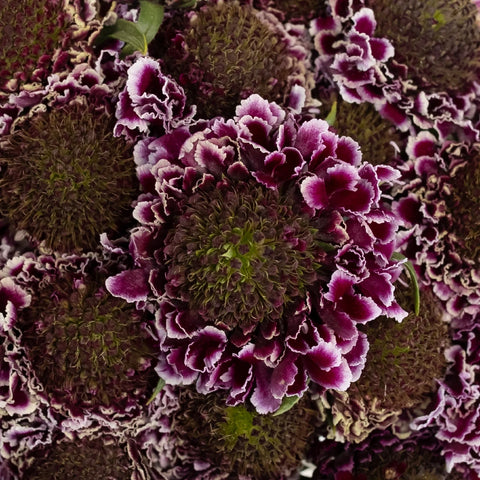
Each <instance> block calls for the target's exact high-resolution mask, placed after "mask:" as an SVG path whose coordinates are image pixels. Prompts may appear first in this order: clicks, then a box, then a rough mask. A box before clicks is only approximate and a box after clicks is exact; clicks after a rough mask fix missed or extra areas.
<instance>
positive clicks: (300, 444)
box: [173, 389, 315, 480]
mask: <svg viewBox="0 0 480 480" xmlns="http://www.w3.org/2000/svg"><path fill="white" fill-rule="evenodd" d="M179 403H180V410H179V411H177V412H175V413H174V417H173V421H174V425H175V433H177V434H178V435H179V436H180V437H181V438H185V439H186V441H189V442H192V439H195V440H194V441H195V447H198V449H199V455H201V457H203V458H206V459H207V460H208V461H210V462H212V464H214V465H217V466H219V467H220V468H222V469H224V470H226V471H227V472H235V473H236V474H237V475H245V476H247V477H249V478H252V480H270V479H272V478H278V477H279V475H280V474H281V473H285V472H291V471H292V470H293V469H295V468H297V467H298V465H299V464H300V461H301V459H302V457H303V455H304V453H305V450H306V448H307V446H308V442H309V440H310V439H311V437H312V435H313V433H314V428H315V412H314V410H313V409H311V408H309V406H308V402H307V400H305V399H302V400H301V401H300V402H299V403H297V404H296V405H295V406H294V407H293V408H292V409H291V410H289V411H287V412H285V413H283V414H281V415H278V416H275V417H274V416H272V415H260V414H258V413H256V412H255V411H251V410H249V409H248V408H247V407H246V406H245V405H237V406H235V407H228V406H225V399H224V398H223V397H222V396H220V395H218V394H210V395H206V396H205V395H201V394H198V393H196V392H194V391H193V390H191V389H189V390H186V391H184V392H181V393H180V395H179Z"/></svg>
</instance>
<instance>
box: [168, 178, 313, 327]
mask: <svg viewBox="0 0 480 480" xmlns="http://www.w3.org/2000/svg"><path fill="white" fill-rule="evenodd" d="M309 220H310V219H309V217H308V216H307V215H305V214H302V213H300V212H299V211H298V208H296V207H295V204H294V201H293V197H292V199H290V198H288V197H283V198H281V197H280V195H279V193H278V192H277V191H274V190H268V189H266V188H264V187H262V186H260V185H258V184H257V185H253V184H250V183H245V184H238V185H237V187H236V188H228V189H217V190H214V191H212V192H208V193H197V194H195V195H193V196H192V197H191V198H190V200H189V202H188V205H187V206H186V208H185V211H184V213H183V215H182V216H181V217H180V218H179V220H178V225H177V226H176V228H174V229H172V233H171V234H170V235H169V237H167V239H166V244H167V247H166V248H165V252H166V253H167V254H168V256H169V258H168V264H169V269H168V273H167V279H168V280H169V282H170V283H169V288H170V292H169V294H171V295H172V296H174V297H177V298H180V299H181V300H183V301H186V302H188V303H189V305H190V308H191V309H193V310H195V311H198V312H199V313H200V314H201V315H203V316H204V317H205V318H206V319H207V320H211V321H215V322H216V323H217V324H224V325H226V326H227V327H228V328H234V327H235V326H237V325H239V326H241V327H247V328H248V327H250V326H251V325H254V324H256V323H258V322H261V321H263V320H264V319H266V318H269V319H273V320H276V319H279V318H281V317H282V315H283V313H284V310H285V308H288V306H289V305H290V304H292V303H293V302H294V301H295V300H296V299H298V298H300V297H303V296H304V295H305V291H306V288H307V287H308V286H309V285H311V284H312V282H314V281H315V279H316V271H317V269H318V267H319V264H318V263H317V258H318V250H319V249H318V247H317V246H316V242H315V235H316V233H317V230H316V229H315V228H313V227H312V226H311V224H310V221H309Z"/></svg>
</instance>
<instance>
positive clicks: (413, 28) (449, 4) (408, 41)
mask: <svg viewBox="0 0 480 480" xmlns="http://www.w3.org/2000/svg"><path fill="white" fill-rule="evenodd" d="M368 3H369V5H370V6H371V7H372V9H373V11H374V12H375V19H376V20H377V30H376V31H375V35H376V36H381V37H387V38H388V39H389V40H391V42H392V44H393V46H394V48H395V58H396V59H397V60H398V61H400V62H401V63H404V64H405V65H407V66H408V68H409V70H410V71H411V72H412V73H413V76H414V77H417V79H420V80H423V81H426V82H427V83H429V84H433V85H434V86H435V87H437V88H439V89H441V90H448V89H453V90H459V89H462V88H464V87H465V85H466V84H467V83H468V82H470V81H473V80H474V79H475V78H476V77H477V73H478V68H479V66H480V29H479V28H478V24H477V17H478V10H477V7H476V6H475V4H474V3H473V2H472V1H471V0H423V1H418V0H408V1H405V2H392V1H391V0H369V2H368Z"/></svg>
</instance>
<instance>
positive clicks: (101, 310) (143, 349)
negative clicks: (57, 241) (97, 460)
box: [22, 276, 154, 408]
mask: <svg viewBox="0 0 480 480" xmlns="http://www.w3.org/2000/svg"><path fill="white" fill-rule="evenodd" d="M73 283H74V280H73V279H71V278H69V277H68V276H65V277H64V278H60V279H59V280H57V282H56V283H55V284H51V285H48V286H46V287H44V288H43V289H41V290H40V291H39V292H38V294H37V295H36V296H35V297H34V300H33V302H32V305H31V306H30V307H29V308H27V309H26V310H25V311H24V312H23V316H22V325H23V327H22V331H23V334H22V343H23V345H24V347H25V349H26V352H27V356H28V358H29V360H30V362H31V364H32V366H33V368H34V371H35V374H36V376H37V378H38V379H39V380H40V382H41V384H42V386H43V388H44V389H45V391H46V392H47V394H48V395H49V396H50V397H51V399H52V401H56V402H60V403H61V404H63V405H67V406H69V407H78V408H91V407H98V406H106V407H110V406H114V405H122V404H123V403H124V402H126V401H128V400H130V399H131V398H134V399H136V400H140V399H145V398H146V396H147V395H148V393H149V392H150V390H151V387H152V382H153V381H154V379H153V376H154V374H153V372H152V367H151V363H152V362H153V355H154V347H153V344H152V340H151V339H150V338H149V336H148V334H147V332H146V331H145V330H144V328H143V322H142V319H141V317H140V316H139V314H138V313H137V312H136V311H135V310H134V308H132V306H131V305H129V304H127V303H126V302H124V301H122V300H120V299H118V298H114V297H112V296H110V295H109V294H108V293H105V292H104V291H103V290H102V289H101V288H100V285H101V284H102V283H101V279H98V280H97V281H94V282H93V284H92V285H87V286H80V287H79V288H75V287H74V286H73Z"/></svg>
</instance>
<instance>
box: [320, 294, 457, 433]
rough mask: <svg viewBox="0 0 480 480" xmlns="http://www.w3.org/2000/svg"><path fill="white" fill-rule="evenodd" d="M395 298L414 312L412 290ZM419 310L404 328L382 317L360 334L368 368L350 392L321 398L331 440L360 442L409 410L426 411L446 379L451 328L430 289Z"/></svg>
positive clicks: (389, 424)
mask: <svg viewBox="0 0 480 480" xmlns="http://www.w3.org/2000/svg"><path fill="white" fill-rule="evenodd" d="M397 299H398V300H399V301H400V304H401V305H402V306H403V307H404V308H405V309H406V310H407V311H410V312H413V310H414V306H413V299H412V295H411V291H410V289H406V288H401V289H400V290H399V294H398V295H397ZM420 305H421V311H420V314H419V315H418V316H416V315H415V314H414V313H410V314H409V315H408V316H407V317H406V318H405V319H404V320H403V321H402V322H401V323H398V322H396V321H395V320H393V319H386V318H379V319H376V320H373V321H371V322H369V323H368V324H367V325H365V326H364V327H361V329H362V331H364V332H365V333H366V334H367V337H368V338H369V339H370V348H369V351H368V354H367V361H366V365H365V368H364V370H363V372H362V375H361V376H360V378H359V379H358V380H357V381H356V382H355V383H353V384H352V386H351V387H350V388H349V389H348V391H347V392H329V391H327V392H325V394H323V395H322V396H321V397H320V399H319V406H320V411H321V412H322V416H323V417H329V418H330V423H331V425H330V428H329V432H328V437H329V438H334V439H335V440H338V441H345V440H346V441H349V442H359V441H362V440H364V439H365V438H366V437H367V436H368V434H369V433H370V432H371V431H373V430H374V429H385V428H387V427H389V426H391V425H392V424H394V423H395V422H397V420H398V419H399V417H400V415H401V414H402V412H403V411H404V410H405V409H417V410H419V413H418V412H415V415H418V414H422V413H424V412H425V408H427V409H428V404H429V403H430V400H431V398H432V397H433V394H434V393H435V392H436V390H437V384H436V381H437V380H438V379H442V378H443V377H444V375H445V371H446V366H447V361H446V358H445V350H446V349H447V347H449V345H450V337H449V332H448V326H447V323H446V322H445V320H444V315H443V314H442V310H441V307H440V306H439V305H438V298H436V297H435V296H434V295H433V293H432V292H431V291H430V290H427V289H422V296H421V303H420Z"/></svg>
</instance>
